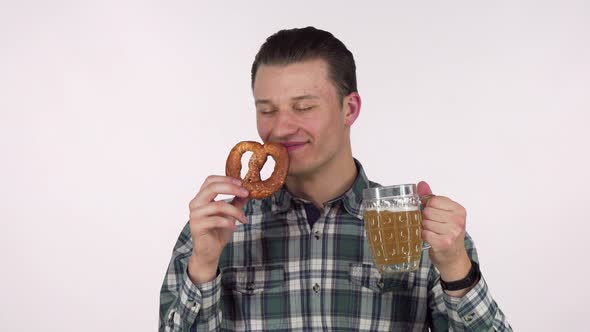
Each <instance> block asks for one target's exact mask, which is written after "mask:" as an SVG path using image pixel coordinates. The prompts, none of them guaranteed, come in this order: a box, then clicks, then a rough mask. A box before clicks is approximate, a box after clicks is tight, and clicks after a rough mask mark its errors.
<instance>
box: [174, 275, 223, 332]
mask: <svg viewBox="0 0 590 332" xmlns="http://www.w3.org/2000/svg"><path fill="white" fill-rule="evenodd" d="M183 279H184V282H183V286H182V289H181V290H180V304H179V308H178V309H179V312H180V316H181V317H182V318H183V320H184V321H185V322H186V323H188V325H189V326H192V324H193V322H195V320H197V315H198V320H199V321H201V322H204V321H209V320H211V319H213V318H215V317H216V316H217V314H218V307H219V301H220V298H221V273H219V271H218V272H217V276H216V277H215V279H213V280H211V281H209V282H206V283H203V284H199V285H195V284H193V282H192V281H191V279H190V278H189V276H188V272H187V270H185V271H184V273H183Z"/></svg>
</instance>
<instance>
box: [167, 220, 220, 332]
mask: <svg viewBox="0 0 590 332" xmlns="http://www.w3.org/2000/svg"><path fill="white" fill-rule="evenodd" d="M191 251H192V240H191V235H190V229H189V226H188V223H187V225H186V226H185V227H184V229H183V230H182V232H181V234H180V236H179V238H178V241H177V242H176V245H175V246H174V251H173V253H172V259H171V260H170V264H169V265H168V271H167V272H166V276H165V277H164V282H163V284H162V288H161V291H160V323H159V331H160V332H164V331H165V332H177V331H178V332H180V331H189V330H191V331H218V330H219V329H220V327H221V318H222V316H221V315H222V314H221V308H220V297H221V274H220V273H219V271H218V273H217V277H216V278H215V279H213V280H212V281H210V282H207V283H204V284H199V285H195V284H193V282H192V281H191V280H190V278H189V276H188V258H189V257H190V255H191Z"/></svg>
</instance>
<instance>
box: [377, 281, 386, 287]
mask: <svg viewBox="0 0 590 332" xmlns="http://www.w3.org/2000/svg"><path fill="white" fill-rule="evenodd" d="M383 286H385V284H384V283H383V280H379V282H377V287H379V289H383Z"/></svg>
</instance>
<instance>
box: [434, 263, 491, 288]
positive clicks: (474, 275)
mask: <svg viewBox="0 0 590 332" xmlns="http://www.w3.org/2000/svg"><path fill="white" fill-rule="evenodd" d="M480 276H481V272H480V271H479V264H477V263H476V262H474V261H471V269H469V273H467V276H466V277H465V278H463V279H460V280H455V281H444V280H442V278H440V285H441V286H442V289H444V290H448V291H455V290H461V289H465V288H468V287H471V286H473V285H475V283H476V282H477V281H479V278H480Z"/></svg>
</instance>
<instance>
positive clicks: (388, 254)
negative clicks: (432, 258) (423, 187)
mask: <svg viewBox="0 0 590 332" xmlns="http://www.w3.org/2000/svg"><path fill="white" fill-rule="evenodd" d="M362 209H363V220H364V223H365V232H366V235H367V240H368V241H369V248H370V250H371V254H372V255H373V261H374V262H375V265H376V266H377V268H379V270H380V271H381V273H385V274H389V273H397V272H410V271H414V270H416V269H417V268H418V266H419V265H420V257H422V250H423V249H428V248H430V245H428V244H427V243H426V242H423V241H422V213H421V205H420V197H419V196H418V192H417V189H416V185H415V184H402V185H395V186H387V187H374V188H367V189H364V190H363V203H362Z"/></svg>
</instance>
